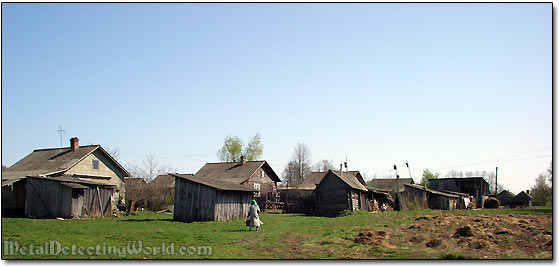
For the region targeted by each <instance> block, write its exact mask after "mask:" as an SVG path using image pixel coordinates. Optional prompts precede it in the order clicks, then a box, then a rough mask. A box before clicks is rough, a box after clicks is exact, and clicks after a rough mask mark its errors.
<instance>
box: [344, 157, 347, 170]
mask: <svg viewBox="0 0 559 266" xmlns="http://www.w3.org/2000/svg"><path fill="white" fill-rule="evenodd" d="M344 166H345V171H346V172H347V154H346V155H345V162H344Z"/></svg>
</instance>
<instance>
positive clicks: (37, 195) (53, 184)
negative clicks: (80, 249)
mask: <svg viewBox="0 0 559 266" xmlns="http://www.w3.org/2000/svg"><path fill="white" fill-rule="evenodd" d="M114 188H115V186H113V185H107V184H101V183H96V182H92V181H86V180H79V179H76V178H68V177H57V178H51V177H38V176H28V177H27V184H26V200H25V216H26V217H29V218H57V217H62V218H71V217H84V216H97V217H98V216H100V217H103V216H107V215H109V216H110V215H111V213H112V209H111V204H112V203H113V202H114V200H115V199H114V198H113V191H114Z"/></svg>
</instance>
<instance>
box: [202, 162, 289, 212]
mask: <svg viewBox="0 0 559 266" xmlns="http://www.w3.org/2000/svg"><path fill="white" fill-rule="evenodd" d="M195 176H196V177H197V178H199V179H204V178H208V179H212V180H213V179H217V180H221V181H225V182H228V183H234V184H239V185H242V186H245V187H248V188H250V189H254V190H256V192H255V195H254V198H255V200H256V202H258V205H259V206H260V208H261V209H262V210H264V209H265V208H266V207H267V206H270V205H271V204H273V203H275V202H276V199H277V183H278V182H281V179H280V178H279V177H278V175H277V174H276V173H275V172H274V170H273V169H272V167H270V165H269V164H268V163H267V162H266V161H246V160H245V157H244V156H241V161H240V162H226V163H206V164H205V165H204V166H203V167H202V168H201V169H200V170H198V172H197V173H196V174H195Z"/></svg>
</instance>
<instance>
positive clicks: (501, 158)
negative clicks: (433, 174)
mask: <svg viewBox="0 0 559 266" xmlns="http://www.w3.org/2000/svg"><path fill="white" fill-rule="evenodd" d="M550 149H551V148H546V149H542V150H536V151H528V152H521V153H517V154H512V155H506V156H503V157H496V158H493V159H488V160H482V161H477V162H473V163H466V164H460V165H455V166H447V167H438V168H436V169H434V171H437V170H439V171H440V170H447V169H452V168H459V167H464V166H471V165H479V164H485V163H489V162H495V161H514V160H523V159H526V158H515V159H508V160H507V158H514V157H518V156H522V155H525V154H531V153H539V152H543V151H548V150H550ZM538 156H539V155H538Z"/></svg>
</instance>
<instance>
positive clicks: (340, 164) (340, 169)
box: [340, 164, 343, 176]
mask: <svg viewBox="0 0 559 266" xmlns="http://www.w3.org/2000/svg"><path fill="white" fill-rule="evenodd" d="M342 165H343V164H340V176H342Z"/></svg>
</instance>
